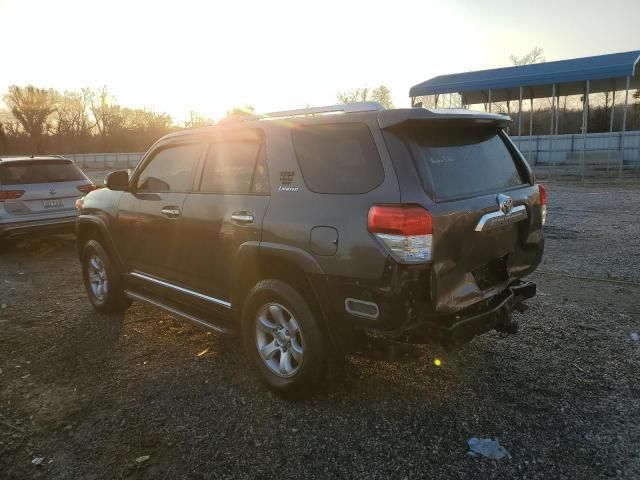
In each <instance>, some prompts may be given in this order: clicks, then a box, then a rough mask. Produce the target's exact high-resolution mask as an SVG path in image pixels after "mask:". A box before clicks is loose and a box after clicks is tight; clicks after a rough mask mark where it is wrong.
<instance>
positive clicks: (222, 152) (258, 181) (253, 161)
mask: <svg viewBox="0 0 640 480" xmlns="http://www.w3.org/2000/svg"><path fill="white" fill-rule="evenodd" d="M264 150H265V149H264V140H263V137H262V135H258V134H253V133H249V134H244V135H242V134H237V135H229V136H221V137H220V139H219V140H217V141H215V142H213V143H211V144H210V146H209V152H208V153H207V159H206V162H205V166H204V169H203V172H202V180H201V183H200V191H201V192H209V193H226V194H230V195H247V194H249V193H259V194H263V193H269V178H268V172H267V164H266V156H265V151H264Z"/></svg>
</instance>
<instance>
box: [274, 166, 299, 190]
mask: <svg viewBox="0 0 640 480" xmlns="http://www.w3.org/2000/svg"><path fill="white" fill-rule="evenodd" d="M295 175H296V172H294V171H293V170H282V171H281V172H280V186H279V187H278V191H279V192H297V191H298V190H300V187H296V186H295V185H293V180H294V178H295Z"/></svg>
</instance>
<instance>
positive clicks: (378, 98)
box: [337, 85, 393, 108]
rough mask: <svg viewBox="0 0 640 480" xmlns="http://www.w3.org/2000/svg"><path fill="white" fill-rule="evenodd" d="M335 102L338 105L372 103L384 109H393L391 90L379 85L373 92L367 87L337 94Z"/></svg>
mask: <svg viewBox="0 0 640 480" xmlns="http://www.w3.org/2000/svg"><path fill="white" fill-rule="evenodd" d="M337 100H338V103H355V102H367V101H373V102H378V103H380V104H382V106H384V107H385V108H393V100H392V95H391V90H390V89H389V87H387V86H386V85H379V86H377V87H376V88H374V89H373V90H369V87H362V88H356V89H355V90H347V91H342V92H338V95H337Z"/></svg>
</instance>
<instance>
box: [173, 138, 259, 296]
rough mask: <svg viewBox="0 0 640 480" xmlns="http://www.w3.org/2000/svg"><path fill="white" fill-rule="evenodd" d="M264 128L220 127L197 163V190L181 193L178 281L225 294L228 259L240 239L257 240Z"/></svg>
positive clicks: (209, 291) (242, 240)
mask: <svg viewBox="0 0 640 480" xmlns="http://www.w3.org/2000/svg"><path fill="white" fill-rule="evenodd" d="M264 147H265V143H264V134H263V132H262V130H259V129H250V128H249V129H234V130H233V131H220V132H218V134H217V136H216V137H215V139H213V141H212V142H211V144H210V145H209V148H208V151H207V155H206V159H205V161H204V163H203V167H202V173H201V179H200V191H199V192H194V193H192V194H190V195H188V196H187V198H186V200H185V203H184V209H183V213H182V219H181V222H182V223H181V228H180V244H181V245H183V247H184V248H182V249H181V251H180V266H181V268H183V275H182V277H181V282H182V283H183V284H184V285H187V286H188V287H189V288H192V289H194V290H197V291H199V292H203V293H205V294H207V295H210V296H213V297H215V298H217V299H220V300H223V301H228V300H229V298H230V274H231V262H232V261H233V258H234V256H235V254H236V252H237V250H238V248H239V247H240V245H242V244H243V243H245V242H249V241H253V242H258V241H260V237H261V231H262V220H263V218H264V215H265V212H266V210H267V206H268V205H269V200H270V196H269V193H270V187H269V176H268V172H267V161H266V154H265V148H264Z"/></svg>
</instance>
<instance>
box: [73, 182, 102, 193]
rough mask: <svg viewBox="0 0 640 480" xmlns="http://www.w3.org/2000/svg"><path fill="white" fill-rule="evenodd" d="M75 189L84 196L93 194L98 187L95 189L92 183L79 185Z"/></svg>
mask: <svg viewBox="0 0 640 480" xmlns="http://www.w3.org/2000/svg"><path fill="white" fill-rule="evenodd" d="M76 188H77V189H78V190H80V191H81V192H82V193H84V194H85V195H86V194H87V193H89V192H93V191H94V190H95V189H96V188H98V187H96V186H95V185H94V184H93V183H90V184H89V185H80V186H78V187H76Z"/></svg>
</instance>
